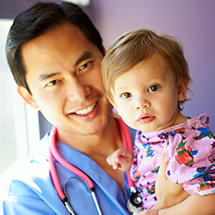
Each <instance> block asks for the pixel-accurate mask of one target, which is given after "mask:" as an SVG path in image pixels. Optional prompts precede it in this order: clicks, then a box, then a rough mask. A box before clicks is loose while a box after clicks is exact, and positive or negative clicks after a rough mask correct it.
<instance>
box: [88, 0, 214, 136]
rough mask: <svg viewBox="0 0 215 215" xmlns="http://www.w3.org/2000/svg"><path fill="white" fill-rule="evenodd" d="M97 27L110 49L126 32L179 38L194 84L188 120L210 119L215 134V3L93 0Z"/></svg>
mask: <svg viewBox="0 0 215 215" xmlns="http://www.w3.org/2000/svg"><path fill="white" fill-rule="evenodd" d="M91 2H92V5H91V6H92V7H93V8H94V11H95V14H94V17H93V19H94V23H95V25H96V26H97V28H98V29H99V30H100V32H101V35H102V37H103V40H104V46H105V47H106V48H107V47H108V46H109V44H110V43H111V41H113V40H114V39H115V38H116V37H118V36H120V35H121V34H122V33H124V32H125V31H129V30H132V29H136V28H142V27H146V28H150V29H153V30H156V31H158V32H161V33H167V34H170V35H173V36H176V37H178V38H179V39H180V40H181V41H182V42H183V44H184V46H185V53H186V56H187V59H188V63H189V66H190V73H191V77H192V79H193V81H194V83H193V84H192V85H191V87H190V88H191V90H192V91H193V93H194V94H195V98H194V99H193V100H192V101H188V102H187V103H185V107H184V111H183V113H184V114H185V115H187V116H191V117H194V116H199V115H200V114H201V113H207V114H208V115H209V116H210V124H209V125H210V127H211V129H212V131H213V132H214V133H215V95H214V92H215V90H214V89H215V87H214V80H215V12H214V11H215V1H213V0H206V1H203V0H189V1H187V0H180V1H172V0H162V1H160V0H150V1H149V0H91Z"/></svg>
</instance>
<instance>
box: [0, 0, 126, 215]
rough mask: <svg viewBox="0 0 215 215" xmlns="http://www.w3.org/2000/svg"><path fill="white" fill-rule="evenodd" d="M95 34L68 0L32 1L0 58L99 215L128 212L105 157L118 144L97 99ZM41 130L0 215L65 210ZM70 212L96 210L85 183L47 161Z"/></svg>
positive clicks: (121, 179)
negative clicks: (53, 137)
mask: <svg viewBox="0 0 215 215" xmlns="http://www.w3.org/2000/svg"><path fill="white" fill-rule="evenodd" d="M103 56H104V50H103V46H102V39H101V37H100V35H99V33H98V31H97V30H96V29H95V27H94V26H93V24H92V23H91V21H90V20H89V18H88V17H87V15H86V14H85V13H84V12H83V11H82V10H81V9H80V8H79V7H78V6H76V5H74V4H71V3H61V4H56V3H37V4H35V5H34V6H32V7H31V8H29V9H28V10H26V11H24V12H22V13H20V14H19V15H18V16H17V18H16V19H15V20H14V23H13V26H12V27H11V30H10V32H9V35H8V41H7V58H8V62H9V65H10V68H11V71H12V73H13V75H14V78H15V80H16V83H17V85H18V87H17V90H18V93H19V94H20V95H21V96H22V98H23V99H24V100H25V101H26V103H28V104H29V105H31V106H32V107H33V108H35V109H36V110H39V111H41V112H42V114H43V115H44V116H45V117H46V119H47V120H48V121H49V122H50V123H51V124H53V125H54V126H56V127H57V133H58V134H57V139H56V142H57V144H56V145H57V149H58V152H59V154H60V155H61V157H63V159H64V160H66V161H67V162H69V163H72V164H73V165H75V166H76V167H78V168H79V169H81V171H83V172H85V173H86V174H87V175H88V176H89V177H90V179H91V180H92V182H93V184H94V186H95V193H96V196H97V199H98V201H99V206H100V208H101V211H102V213H103V214H130V213H129V212H128V210H127V208H126V204H127V200H128V197H129V188H128V184H127V178H126V175H125V174H124V175H123V174H122V173H121V172H120V171H114V170H113V169H112V168H111V167H110V166H109V165H108V164H107V162H106V158H107V156H108V155H109V154H111V153H112V152H113V151H115V150H116V149H118V148H120V147H122V141H121V134H120V131H119V127H118V124H117V121H116V119H115V118H114V117H113V116H112V115H111V109H112V107H111V105H110V104H109V102H108V100H107V99H106V97H105V92H104V88H103V84H102V79H101V68H100V63H101V60H102V58H103ZM50 139H51V137H50V135H49V134H48V135H46V136H45V137H44V138H43V140H42V141H41V144H40V145H39V146H38V148H40V149H41V152H40V153H38V155H36V156H34V157H33V158H32V160H31V162H30V164H28V165H27V167H26V168H23V169H24V171H23V173H21V176H18V177H17V178H16V179H15V180H13V182H12V183H11V185H10V191H9V197H8V198H7V199H6V200H5V201H4V203H3V206H4V214H10V215H12V214H28V215H30V214H46V215H48V214H64V215H65V214H69V212H68V211H67V209H66V207H65V206H64V204H63V202H62V201H61V200H60V198H59V197H58V195H57V193H56V191H55V189H54V185H53V183H52V180H54V178H53V176H52V177H51V176H50V174H49V163H50V160H49V162H48V161H47V160H48V142H49V141H50ZM55 167H56V171H57V175H58V178H59V181H60V185H61V187H63V188H62V189H63V191H64V193H65V194H66V195H67V196H68V202H69V203H70V205H71V207H72V209H73V210H74V212H75V214H97V210H96V207H95V204H94V202H93V201H92V198H91V196H90V194H89V192H88V188H87V187H86V185H85V183H84V182H83V181H82V180H81V179H80V178H77V177H76V175H75V174H74V173H72V172H71V171H69V170H67V169H66V168H64V167H63V166H62V165H60V164H59V163H58V162H55Z"/></svg>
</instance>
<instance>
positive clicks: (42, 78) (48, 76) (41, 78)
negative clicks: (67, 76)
mask: <svg viewBox="0 0 215 215" xmlns="http://www.w3.org/2000/svg"><path fill="white" fill-rule="evenodd" d="M59 74H60V73H58V72H55V73H47V74H46V73H45V74H41V75H40V76H39V80H40V81H45V80H47V79H49V78H52V77H54V76H56V75H59Z"/></svg>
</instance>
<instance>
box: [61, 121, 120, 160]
mask: <svg viewBox="0 0 215 215" xmlns="http://www.w3.org/2000/svg"><path fill="white" fill-rule="evenodd" d="M58 141H59V142H62V143H64V144H66V145H68V146H70V147H72V148H74V149H76V150H77V151H80V152H81V153H83V154H85V155H87V156H89V157H90V158H92V157H94V156H95V155H94V154H107V155H108V154H111V153H112V152H113V151H115V150H116V149H118V148H120V147H122V142H121V137H120V131H119V128H118V125H117V121H116V119H115V118H114V117H110V119H109V122H108V124H107V126H106V127H105V128H104V129H103V130H102V131H101V132H98V133H96V134H93V135H82V134H75V133H67V134H66V135H65V134H64V135H60V134H59V136H58Z"/></svg>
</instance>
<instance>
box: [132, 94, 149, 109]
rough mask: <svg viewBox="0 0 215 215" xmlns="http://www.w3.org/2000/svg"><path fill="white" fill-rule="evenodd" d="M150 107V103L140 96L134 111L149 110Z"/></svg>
mask: <svg viewBox="0 0 215 215" xmlns="http://www.w3.org/2000/svg"><path fill="white" fill-rule="evenodd" d="M150 106H151V104H150V102H149V101H148V100H147V99H146V98H143V97H142V96H141V97H139V98H138V99H137V100H136V105H135V109H136V110H141V109H145V108H149V107H150Z"/></svg>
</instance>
